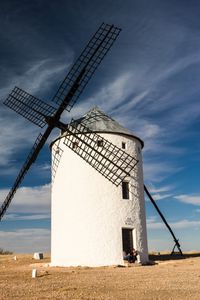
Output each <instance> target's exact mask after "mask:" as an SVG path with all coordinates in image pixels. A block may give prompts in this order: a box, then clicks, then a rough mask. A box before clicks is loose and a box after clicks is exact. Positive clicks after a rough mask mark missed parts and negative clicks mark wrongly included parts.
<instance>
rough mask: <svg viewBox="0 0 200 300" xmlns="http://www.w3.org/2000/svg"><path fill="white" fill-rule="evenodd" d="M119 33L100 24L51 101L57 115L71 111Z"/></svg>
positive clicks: (111, 26)
mask: <svg viewBox="0 0 200 300" xmlns="http://www.w3.org/2000/svg"><path fill="white" fill-rule="evenodd" d="M120 31H121V29H120V28H117V27H115V26H114V25H109V24H105V23H102V25H101V26H100V27H99V29H98V30H97V31H96V33H95V34H94V35H93V37H92V38H91V39H90V41H89V43H88V44H87V46H86V47H85V49H84V50H83V52H82V53H81V55H80V56H79V57H78V59H77V60H76V62H75V64H74V65H73V67H72V68H71V70H70V71H69V73H68V74H67V76H66V77H65V79H64V80H63V82H62V83H61V85H60V87H59V89H58V91H57V93H56V94H55V96H54V97H53V99H52V101H54V102H56V103H58V104H59V105H60V111H59V113H62V111H63V110H64V109H66V110H67V111H70V110H71V109H72V107H73V105H74V104H75V103H76V101H77V100H78V98H79V96H80V95H81V93H82V92H83V90H84V88H85V87H86V85H87V84H88V82H89V80H90V78H91V77H92V75H93V74H94V72H95V70H96V69H97V67H98V66H99V64H100V63H101V61H102V59H103V58H104V56H105V55H106V54H107V52H108V51H109V49H110V48H111V46H112V45H113V43H114V41H115V40H116V38H117V37H118V35H119V33H120Z"/></svg>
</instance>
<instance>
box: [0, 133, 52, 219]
mask: <svg viewBox="0 0 200 300" xmlns="http://www.w3.org/2000/svg"><path fill="white" fill-rule="evenodd" d="M51 130H52V129H51V128H50V127H48V128H47V130H46V131H45V133H44V134H43V135H42V134H39V135H38V137H37V139H36V141H35V143H34V145H33V147H32V149H31V151H30V153H29V155H28V156H27V159H26V161H25V163H24V165H23V167H22V168H21V170H20V172H19V174H18V176H17V178H16V180H15V182H14V184H13V186H12V188H11V190H10V192H9V193H8V195H7V197H6V198H5V200H4V202H3V204H2V205H1V207H0V221H1V219H2V218H3V216H4V214H5V213H6V211H7V209H8V207H9V205H10V203H11V201H12V199H13V197H14V194H15V193H16V191H17V189H18V188H19V186H20V184H21V183H22V181H23V179H24V177H25V175H26V173H27V171H28V170H29V168H30V167H31V165H32V164H33V163H34V162H35V160H36V158H37V156H38V154H39V152H40V150H41V148H42V147H43V145H44V144H45V142H46V140H47V138H48V136H49V134H50V132H51Z"/></svg>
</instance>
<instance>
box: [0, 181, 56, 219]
mask: <svg viewBox="0 0 200 300" xmlns="http://www.w3.org/2000/svg"><path fill="white" fill-rule="evenodd" d="M8 192H9V190H8V189H4V190H0V199H5V197H6V195H7V194H8ZM50 192H51V186H50V184H47V185H43V186H37V187H21V188H19V189H18V191H17V193H16V194H15V197H14V199H13V201H12V202H11V205H10V207H9V209H8V212H11V213H19V214H20V213H29V214H33V213H36V214H38V213H39V214H43V213H45V214H49V213H50V204H51V199H50V198H51V196H50Z"/></svg>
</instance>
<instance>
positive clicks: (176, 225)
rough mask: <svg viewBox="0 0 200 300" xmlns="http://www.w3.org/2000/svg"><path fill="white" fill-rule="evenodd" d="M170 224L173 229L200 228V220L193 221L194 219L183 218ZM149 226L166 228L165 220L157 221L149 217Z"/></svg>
mask: <svg viewBox="0 0 200 300" xmlns="http://www.w3.org/2000/svg"><path fill="white" fill-rule="evenodd" d="M170 226H171V227H172V228H173V229H186V228H187V229H189V228H194V229H196V228H200V221H192V220H186V219H185V220H181V221H177V222H170ZM147 227H148V229H164V228H166V226H165V224H164V223H163V222H156V221H155V220H152V219H147Z"/></svg>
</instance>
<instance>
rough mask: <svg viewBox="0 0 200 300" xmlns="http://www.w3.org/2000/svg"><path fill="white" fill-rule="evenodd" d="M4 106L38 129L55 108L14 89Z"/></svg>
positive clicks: (44, 123) (18, 89)
mask: <svg viewBox="0 0 200 300" xmlns="http://www.w3.org/2000/svg"><path fill="white" fill-rule="evenodd" d="M4 104H5V105H6V106H8V107H9V108H11V109H12V110H14V111H15V112H17V113H18V114H20V115H21V116H23V117H24V118H26V119H28V120H29V121H31V122H32V123H34V124H35V125H37V126H39V127H41V128H42V127H44V126H45V125H46V124H47V122H46V119H45V117H46V116H50V117H51V116H53V115H54V114H55V112H56V108H54V107H53V106H51V105H49V104H47V103H45V102H43V101H42V100H40V99H38V98H36V97H34V96H32V95H30V94H28V93H27V92H25V91H23V90H22V89H20V88H18V87H15V88H14V89H13V90H12V92H11V93H10V94H9V96H8V98H7V99H6V100H5V102H4Z"/></svg>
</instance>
